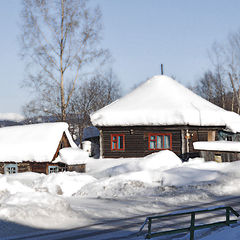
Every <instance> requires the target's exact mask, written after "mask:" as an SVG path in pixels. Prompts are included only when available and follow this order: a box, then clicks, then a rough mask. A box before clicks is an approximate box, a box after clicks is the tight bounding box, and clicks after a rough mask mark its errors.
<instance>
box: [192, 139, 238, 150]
mask: <svg viewBox="0 0 240 240" xmlns="http://www.w3.org/2000/svg"><path fill="white" fill-rule="evenodd" d="M193 147H194V149H197V150H211V151H224V152H240V142H232V141H208V142H207V141H204V142H194V143H193Z"/></svg>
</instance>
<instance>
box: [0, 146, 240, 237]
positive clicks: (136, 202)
mask: <svg viewBox="0 0 240 240" xmlns="http://www.w3.org/2000/svg"><path fill="white" fill-rule="evenodd" d="M84 160H85V161H86V163H87V172H86V173H75V172H71V173H70V172H64V173H57V174H54V173H53V174H50V175H44V174H37V173H21V174H15V175H0V206H1V207H0V237H2V238H3V237H7V236H8V237H9V236H11V235H18V234H22V233H23V232H24V230H23V229H25V231H26V233H27V232H31V231H33V230H31V229H36V228H39V229H68V228H74V227H79V226H86V225H88V224H93V223H96V222H101V221H104V220H109V219H118V218H126V217H131V216H134V215H140V214H148V213H149V214H151V213H156V212H161V211H164V210H169V209H171V208H174V207H175V208H176V207H180V206H181V207H182V206H190V205H192V204H197V203H201V202H206V201H213V200H217V199H218V198H220V197H225V196H238V195H239V193H240V174H239V169H240V161H236V162H232V163H216V162H204V160H203V159H200V158H197V159H192V160H190V161H189V162H186V163H182V162H181V160H180V159H179V158H178V157H177V156H176V155H175V154H174V153H172V152H170V151H168V150H166V151H161V152H159V153H154V154H152V155H148V156H146V157H144V158H132V159H90V158H87V157H86V159H84ZM9 222H12V223H14V224H15V225H14V224H6V223H9ZM23 225H24V227H23ZM229 229H230V228H227V227H226V228H222V229H220V230H218V231H217V232H209V233H211V235H209V234H208V235H209V236H208V235H207V236H205V237H204V238H201V239H219V238H217V237H216V238H214V236H215V235H216V236H218V235H217V234H220V235H221V236H222V234H230V233H229ZM34 231H36V230H34ZM239 233H240V227H238V226H237V227H235V228H231V236H232V237H231V238H225V239H240V238H239V237H237V236H239V235H240V234H239ZM214 234H215V235H214ZM221 239H223V238H221Z"/></svg>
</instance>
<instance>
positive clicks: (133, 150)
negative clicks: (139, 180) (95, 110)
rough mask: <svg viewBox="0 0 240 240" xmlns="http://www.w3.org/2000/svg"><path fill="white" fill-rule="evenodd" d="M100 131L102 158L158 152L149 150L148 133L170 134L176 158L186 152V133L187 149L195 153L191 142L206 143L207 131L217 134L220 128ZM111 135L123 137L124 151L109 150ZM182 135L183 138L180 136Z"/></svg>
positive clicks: (187, 127) (152, 128) (176, 127)
mask: <svg viewBox="0 0 240 240" xmlns="http://www.w3.org/2000/svg"><path fill="white" fill-rule="evenodd" d="M98 128H99V130H100V136H101V139H100V142H101V154H102V157H104V158H119V157H125V158H130V157H144V156H146V155H148V154H151V153H153V152H158V151H159V150H149V149H148V148H149V147H148V136H149V134H150V133H170V134H172V149H171V150H172V151H173V152H174V153H176V154H177V155H178V156H180V157H181V156H182V155H183V154H185V153H186V152H187V139H186V133H187V132H188V134H189V139H188V148H189V152H190V153H197V152H198V151H195V150H194V149H193V142H195V141H207V140H208V134H209V131H213V132H217V131H218V129H222V127H219V128H216V127H196V126H168V127H162V126H161V127H160V126H135V127H98ZM111 134H124V135H125V149H124V150H122V151H116V150H111ZM182 134H183V136H182Z"/></svg>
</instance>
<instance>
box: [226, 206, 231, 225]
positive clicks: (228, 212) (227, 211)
mask: <svg viewBox="0 0 240 240" xmlns="http://www.w3.org/2000/svg"><path fill="white" fill-rule="evenodd" d="M226 224H227V225H228V226H230V209H229V208H228V207H227V208H226Z"/></svg>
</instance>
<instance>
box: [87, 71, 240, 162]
mask: <svg viewBox="0 0 240 240" xmlns="http://www.w3.org/2000/svg"><path fill="white" fill-rule="evenodd" d="M91 121H92V123H93V125H94V126H96V127H97V128H98V129H99V130H100V155H101V157H103V158H119V157H125V158H128V157H143V156H146V155H148V154H151V153H153V152H156V151H160V150H164V149H168V150H172V151H173V152H175V153H176V154H177V155H178V156H180V157H181V158H182V159H187V158H188V157H189V156H190V157H194V156H199V153H200V152H199V151H198V150H195V149H194V148H193V142H195V141H215V140H218V138H219V133H220V132H222V130H224V129H228V130H230V131H231V132H234V131H236V128H235V127H236V126H237V125H238V126H240V124H239V123H240V117H239V115H237V114H236V113H233V112H229V111H226V110H224V109H222V108H220V107H218V106H216V105H214V104H212V103H210V102H208V101H207V100H205V99H203V98H201V97H200V96H198V95H196V94H195V93H193V92H192V91H190V90H189V89H187V88H185V87H184V86H183V85H181V84H179V83H178V82H176V81H175V80H173V79H171V78H169V77H167V76H163V75H161V76H155V77H153V78H151V79H149V80H148V81H147V82H145V83H143V84H142V85H141V86H139V87H138V88H136V89H135V90H133V91H132V92H131V93H129V94H128V95H126V96H124V97H122V98H120V99H118V100H117V101H115V102H113V103H112V104H110V105H108V106H106V107H104V108H102V109H100V110H98V111H97V112H95V113H93V114H92V115H91ZM236 123H238V124H236ZM239 130H240V129H239Z"/></svg>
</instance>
